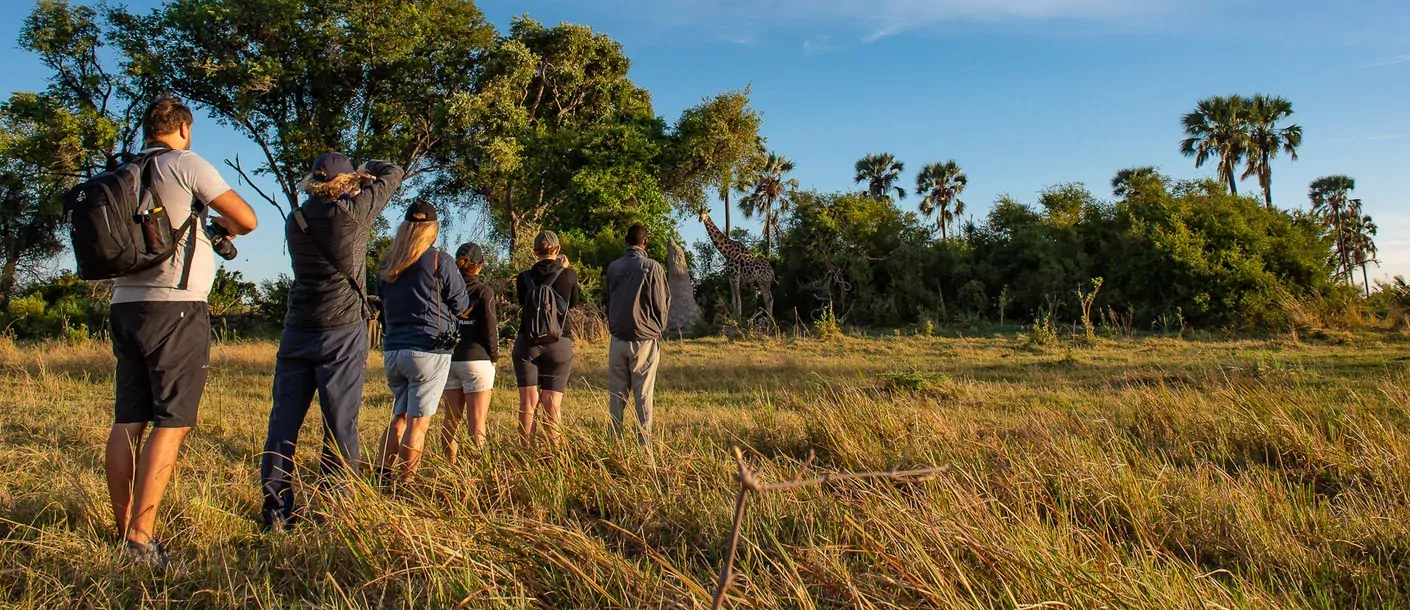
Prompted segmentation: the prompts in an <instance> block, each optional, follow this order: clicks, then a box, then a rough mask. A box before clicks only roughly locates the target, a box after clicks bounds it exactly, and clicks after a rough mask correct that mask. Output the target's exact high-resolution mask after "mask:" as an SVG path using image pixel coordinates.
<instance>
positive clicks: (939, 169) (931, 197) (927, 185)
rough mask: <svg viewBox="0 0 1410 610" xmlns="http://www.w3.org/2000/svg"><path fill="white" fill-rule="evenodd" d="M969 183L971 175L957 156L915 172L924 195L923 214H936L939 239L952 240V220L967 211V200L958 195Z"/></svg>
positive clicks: (921, 205)
mask: <svg viewBox="0 0 1410 610" xmlns="http://www.w3.org/2000/svg"><path fill="white" fill-rule="evenodd" d="M968 184H969V178H968V177H966V176H965V175H964V171H963V170H961V169H960V165H959V164H958V163H956V162H955V160H954V159H950V160H948V161H943V162H940V163H931V164H930V165H927V166H925V167H922V168H921V170H920V173H919V174H916V194H917V195H920V196H921V197H922V198H921V200H920V213H921V214H923V215H925V217H926V218H930V217H931V216H934V217H935V224H936V226H938V227H939V228H940V239H949V231H948V229H949V227H950V225H951V223H952V222H953V221H954V219H955V217H956V216H959V215H960V214H963V213H964V202H963V201H960V200H959V196H960V193H963V192H964V188H965V186H966V185H968ZM952 206H953V210H952V209H951V208H952Z"/></svg>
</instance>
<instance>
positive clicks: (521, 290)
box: [513, 231, 581, 444]
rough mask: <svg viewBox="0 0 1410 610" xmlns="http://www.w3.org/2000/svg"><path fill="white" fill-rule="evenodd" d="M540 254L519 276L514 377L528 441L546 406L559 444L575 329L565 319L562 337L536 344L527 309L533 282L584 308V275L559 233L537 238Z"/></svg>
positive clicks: (552, 434) (550, 431) (522, 428)
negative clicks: (564, 248) (581, 285)
mask: <svg viewBox="0 0 1410 610" xmlns="http://www.w3.org/2000/svg"><path fill="white" fill-rule="evenodd" d="M534 255H535V256H537V257H538V259H539V260H538V262H537V263H534V266H532V267H529V268H528V269H527V270H525V271H524V272H523V273H520V274H519V277H518V279H517V280H516V281H515V286H514V290H515V294H516V296H517V300H518V302H519V311H520V318H519V334H518V336H516V337H515V338H514V353H513V358H514V377H515V380H516V381H517V382H518V384H519V432H520V434H522V435H523V438H524V443H525V444H528V443H529V442H530V441H531V440H532V439H533V436H534V432H535V426H534V416H535V413H536V412H537V411H538V410H539V409H540V408H541V409H542V410H543V413H544V417H545V418H546V419H547V421H546V422H545V424H546V427H547V428H548V430H547V433H548V438H549V440H550V441H551V442H554V443H556V442H558V439H559V438H560V436H561V430H560V427H561V424H562V421H563V416H562V413H561V411H560V408H561V407H562V406H563V393H564V392H566V391H567V390H568V378H569V376H570V375H571V374H572V372H573V341H572V340H571V339H569V337H571V336H572V334H571V333H572V329H571V328H570V322H569V321H568V320H566V319H565V320H564V321H563V332H562V335H561V336H560V337H559V339H558V340H557V341H555V342H553V343H549V344H547V345H535V344H534V343H533V342H531V341H529V340H528V338H527V337H526V336H525V335H524V329H525V328H527V327H528V326H529V316H530V315H531V314H530V308H529V307H528V306H527V301H528V296H529V284H530V283H531V282H532V284H533V285H535V286H543V285H547V286H549V287H550V288H552V289H553V291H554V292H555V293H557V294H558V296H559V297H561V298H562V299H563V300H564V301H565V302H566V304H567V305H568V309H572V308H574V307H577V306H578V301H579V299H580V298H581V297H580V295H579V287H578V274H577V272H575V271H573V270H572V269H571V268H569V263H568V257H566V256H563V255H562V251H561V246H560V245H559V243H558V235H557V234H556V233H554V232H553V231H543V232H542V233H539V234H538V236H537V237H535V238H534Z"/></svg>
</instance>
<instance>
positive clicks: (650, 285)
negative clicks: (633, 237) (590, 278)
mask: <svg viewBox="0 0 1410 610" xmlns="http://www.w3.org/2000/svg"><path fill="white" fill-rule="evenodd" d="M606 276H607V330H608V331H610V332H611V333H612V336H614V337H616V338H618V339H621V340H623V341H649V340H652V339H659V338H661V333H662V332H664V331H665V330H666V314H667V313H668V312H670V311H671V291H670V288H668V287H667V285H666V270H665V269H664V268H662V267H661V264H660V263H658V262H656V261H654V260H651V259H649V258H647V257H646V252H645V251H644V250H642V249H641V248H636V247H632V248H628V249H627V254H626V255H625V256H623V257H622V258H619V259H617V260H615V261H613V262H612V264H611V265H608V267H607V274H606Z"/></svg>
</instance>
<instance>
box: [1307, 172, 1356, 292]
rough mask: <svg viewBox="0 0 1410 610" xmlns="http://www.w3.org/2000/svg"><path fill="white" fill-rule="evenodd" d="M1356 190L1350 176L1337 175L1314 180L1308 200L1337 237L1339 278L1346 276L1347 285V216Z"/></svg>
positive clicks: (1315, 212)
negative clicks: (1350, 197) (1353, 191)
mask: <svg viewBox="0 0 1410 610" xmlns="http://www.w3.org/2000/svg"><path fill="white" fill-rule="evenodd" d="M1355 189H1356V181H1355V180H1353V179H1351V177H1350V176H1343V175H1335V176H1323V177H1321V178H1318V179H1316V180H1313V181H1312V186H1311V187H1309V188H1308V191H1307V198H1308V199H1311V200H1312V213H1313V214H1316V215H1317V216H1320V217H1321V218H1322V220H1323V221H1324V222H1326V223H1327V225H1328V226H1330V227H1331V228H1332V234H1333V235H1334V236H1336V244H1335V248H1336V256H1337V260H1338V262H1339V263H1340V267H1339V268H1338V269H1337V278H1338V279H1342V277H1343V275H1345V279H1346V280H1347V283H1350V280H1351V256H1350V252H1349V251H1348V246H1349V244H1348V243H1347V241H1348V240H1347V239H1346V225H1347V224H1348V223H1347V222H1346V220H1347V218H1346V216H1347V210H1348V208H1349V207H1350V202H1349V201H1348V199H1349V195H1350V194H1351V191H1352V190H1355Z"/></svg>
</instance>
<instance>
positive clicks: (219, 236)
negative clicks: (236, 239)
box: [206, 222, 240, 261]
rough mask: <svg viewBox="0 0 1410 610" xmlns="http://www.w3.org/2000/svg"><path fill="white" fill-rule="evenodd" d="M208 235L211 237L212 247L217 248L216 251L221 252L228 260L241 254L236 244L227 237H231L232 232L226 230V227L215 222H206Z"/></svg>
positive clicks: (222, 256) (221, 255)
mask: <svg viewBox="0 0 1410 610" xmlns="http://www.w3.org/2000/svg"><path fill="white" fill-rule="evenodd" d="M206 237H209V238H211V249H212V250H215V253H216V254H219V255H220V257H221V258H223V259H225V260H228V261H229V260H235V257H236V256H238V255H239V254H240V251H239V250H236V249H235V244H234V243H232V242H231V241H230V240H229V239H227V238H228V237H230V232H229V231H226V230H225V227H222V226H220V225H218V224H215V223H213V222H208V223H206Z"/></svg>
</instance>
